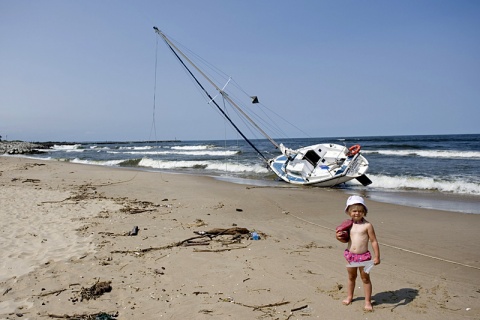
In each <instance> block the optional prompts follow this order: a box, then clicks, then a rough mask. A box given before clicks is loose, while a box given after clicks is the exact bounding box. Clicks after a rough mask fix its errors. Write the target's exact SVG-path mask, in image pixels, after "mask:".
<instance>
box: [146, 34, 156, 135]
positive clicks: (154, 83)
mask: <svg viewBox="0 0 480 320" xmlns="http://www.w3.org/2000/svg"><path fill="white" fill-rule="evenodd" d="M155 40H156V41H155V76H154V81H153V113H152V125H151V127H150V135H149V137H148V139H149V140H150V139H151V138H152V130H153V132H154V135H155V141H158V139H157V127H156V125H155V122H156V121H155V109H156V99H157V97H156V95H157V60H158V37H155Z"/></svg>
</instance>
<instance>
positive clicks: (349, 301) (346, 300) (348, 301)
mask: <svg viewBox="0 0 480 320" xmlns="http://www.w3.org/2000/svg"><path fill="white" fill-rule="evenodd" d="M342 303H343V304H344V305H346V306H348V305H349V304H351V303H352V299H350V298H347V299H345V300H343V301H342Z"/></svg>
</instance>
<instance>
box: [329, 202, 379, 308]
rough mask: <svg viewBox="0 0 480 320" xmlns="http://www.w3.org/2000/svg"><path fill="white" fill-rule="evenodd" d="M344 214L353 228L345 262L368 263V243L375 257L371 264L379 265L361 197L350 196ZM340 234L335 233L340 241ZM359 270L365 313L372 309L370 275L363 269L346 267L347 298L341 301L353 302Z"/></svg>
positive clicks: (365, 207)
mask: <svg viewBox="0 0 480 320" xmlns="http://www.w3.org/2000/svg"><path fill="white" fill-rule="evenodd" d="M345 212H346V213H347V214H348V215H349V216H350V218H352V220H353V226H352V228H351V229H350V240H349V241H348V247H347V249H346V250H345V252H344V257H345V259H346V260H347V262H348V263H349V264H350V263H355V262H364V261H370V260H371V259H372V256H371V254H370V251H368V241H369V240H370V243H371V244H372V248H373V253H374V254H375V257H374V259H373V263H374V264H375V265H377V264H379V263H380V249H379V246H378V242H377V237H376V236H375V231H374V230H373V225H372V224H371V223H370V222H368V221H367V220H365V216H366V215H367V212H368V209H367V206H366V205H365V201H364V200H363V198H362V197H359V196H351V197H349V198H348V200H347V206H346V207H345ZM341 235H342V232H341V231H339V232H337V233H336V237H337V239H338V240H339V241H341ZM358 270H360V277H361V278H362V281H363V290H364V292H365V311H373V307H372V283H371V282H370V275H369V274H368V272H365V270H364V267H347V271H348V286H347V298H346V299H345V300H343V304H344V305H349V304H351V303H352V300H353V291H354V290H355V280H356V279H357V271H358Z"/></svg>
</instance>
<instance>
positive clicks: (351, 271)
mask: <svg viewBox="0 0 480 320" xmlns="http://www.w3.org/2000/svg"><path fill="white" fill-rule="evenodd" d="M347 272H348V283H347V298H346V299H345V300H343V301H342V303H343V304H344V305H347V306H348V305H349V304H350V303H352V300H353V291H354V290H355V280H356V279H357V268H347Z"/></svg>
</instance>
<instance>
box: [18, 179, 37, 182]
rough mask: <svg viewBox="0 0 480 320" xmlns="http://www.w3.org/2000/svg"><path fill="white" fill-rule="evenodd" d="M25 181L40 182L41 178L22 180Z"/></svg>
mask: <svg viewBox="0 0 480 320" xmlns="http://www.w3.org/2000/svg"><path fill="white" fill-rule="evenodd" d="M25 182H27V183H39V182H40V180H39V179H25V180H23V181H22V183H25Z"/></svg>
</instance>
